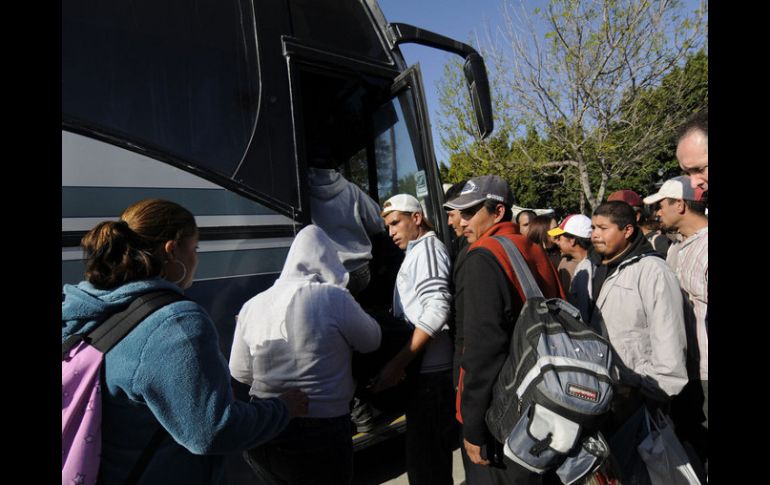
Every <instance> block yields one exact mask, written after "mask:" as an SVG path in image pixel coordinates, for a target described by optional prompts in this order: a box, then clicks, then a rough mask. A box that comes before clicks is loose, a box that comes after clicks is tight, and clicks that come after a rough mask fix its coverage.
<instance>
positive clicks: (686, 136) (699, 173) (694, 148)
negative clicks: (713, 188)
mask: <svg viewBox="0 0 770 485" xmlns="http://www.w3.org/2000/svg"><path fill="white" fill-rule="evenodd" d="M708 130H709V129H708V112H702V113H697V114H696V115H695V116H693V117H692V118H690V120H688V122H687V123H685V125H684V126H683V127H682V130H681V131H680V135H679V143H678V144H677V147H676V159H677V160H678V161H679V166H680V167H681V169H682V170H683V171H684V173H686V174H687V175H689V176H690V185H691V186H692V188H696V187H700V188H701V189H703V190H704V191H706V190H708V189H709V171H708V168H709V131H708Z"/></svg>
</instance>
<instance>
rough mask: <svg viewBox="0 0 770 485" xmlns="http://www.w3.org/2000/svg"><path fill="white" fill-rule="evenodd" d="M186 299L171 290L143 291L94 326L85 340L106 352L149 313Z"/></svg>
mask: <svg viewBox="0 0 770 485" xmlns="http://www.w3.org/2000/svg"><path fill="white" fill-rule="evenodd" d="M186 299H187V298H186V297H185V296H184V295H181V294H179V293H177V292H174V291H171V290H161V291H153V292H150V293H145V294H144V295H142V296H139V297H137V298H136V299H134V301H132V302H131V304H130V305H129V306H128V308H126V309H125V310H123V311H122V312H118V313H116V314H114V315H113V316H111V317H110V318H108V319H107V320H106V321H105V322H104V323H102V324H101V325H99V326H98V327H96V328H95V329H94V330H93V331H92V332H91V333H89V334H88V335H87V336H86V337H85V340H86V341H87V342H89V343H90V344H91V345H92V346H93V347H94V348H96V349H98V350H99V351H101V352H102V353H107V352H108V351H109V350H110V349H111V348H112V347H114V346H115V344H117V343H118V342H120V341H121V340H122V339H123V337H125V336H126V335H128V334H129V332H131V330H133V329H134V327H136V326H137V325H138V324H139V322H141V321H142V320H144V319H145V318H147V317H148V316H149V315H150V314H151V313H153V312H155V311H156V310H158V309H160V308H162V307H164V306H166V305H168V304H170V303H173V302H175V301H180V300H186Z"/></svg>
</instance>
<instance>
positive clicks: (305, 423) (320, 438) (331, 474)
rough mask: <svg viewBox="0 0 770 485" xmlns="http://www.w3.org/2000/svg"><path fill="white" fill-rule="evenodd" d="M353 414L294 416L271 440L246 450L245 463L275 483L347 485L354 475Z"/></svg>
mask: <svg viewBox="0 0 770 485" xmlns="http://www.w3.org/2000/svg"><path fill="white" fill-rule="evenodd" d="M351 437H352V429H351V423H350V414H345V415H344V416H338V417H335V418H294V419H292V420H291V421H290V422H289V425H288V426H287V427H286V429H285V430H283V431H282V432H281V433H280V434H279V435H278V436H276V437H275V438H274V439H272V440H271V441H269V442H267V443H265V444H263V445H261V446H258V447H256V448H252V449H251V450H248V451H246V452H245V453H244V458H245V460H246V463H248V464H249V466H250V467H251V468H252V470H254V472H255V473H256V474H257V475H258V476H259V477H260V478H261V479H262V480H263V481H264V482H265V483H269V484H272V485H284V484H285V485H289V484H291V485H327V484H328V485H337V484H339V485H347V484H349V483H350V481H351V479H352V478H353V441H352V438H351Z"/></svg>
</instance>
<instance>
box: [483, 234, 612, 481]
mask: <svg viewBox="0 0 770 485" xmlns="http://www.w3.org/2000/svg"><path fill="white" fill-rule="evenodd" d="M495 239H497V240H498V241H499V242H500V243H501V244H502V246H503V248H504V249H505V252H506V254H507V255H508V258H509V259H510V262H511V265H512V266H513V269H514V271H515V273H516V276H517V278H518V279H519V283H521V287H522V289H523V291H524V294H525V295H526V301H525V302H524V307H523V308H522V310H521V313H520V314H519V317H518V320H517V321H516V326H515V327H514V330H513V336H512V338H511V345H510V351H509V355H508V358H507V359H506V362H505V364H504V365H503V368H502V369H501V371H500V373H499V374H498V377H497V381H496V382H495V385H494V388H493V395H492V403H491V405H490V408H489V409H488V410H487V414H486V423H487V427H488V428H489V430H490V431H491V432H492V435H493V436H494V437H495V438H496V439H497V440H498V441H500V442H501V443H503V445H504V446H503V450H504V453H505V455H506V456H507V457H508V458H510V459H511V460H513V461H515V462H516V463H518V464H520V465H521V466H523V467H525V468H527V469H529V470H531V471H533V472H536V473H544V472H545V471H547V470H551V469H556V472H557V474H558V475H559V477H560V478H561V480H562V481H563V482H564V483H574V482H575V481H577V480H579V479H581V478H584V477H585V476H587V475H588V474H589V473H591V472H593V471H594V470H596V469H597V468H598V467H599V466H600V465H601V464H602V462H603V461H604V459H606V457H607V456H608V455H609V449H608V446H607V443H606V441H605V440H604V438H603V437H602V435H601V434H600V433H599V432H598V430H597V428H598V424H599V421H600V420H601V419H602V418H603V417H604V416H605V415H606V413H607V411H609V408H610V402H611V401H612V396H613V389H612V384H613V380H612V378H611V377H610V367H611V365H612V355H611V354H612V352H611V349H610V344H609V342H608V341H607V340H605V339H604V338H602V336H600V335H599V334H597V333H596V332H594V331H593V330H591V329H590V328H589V327H588V326H587V325H586V324H585V323H583V322H582V321H581V319H580V312H579V311H578V310H577V309H576V308H575V307H574V306H572V305H570V304H569V303H567V302H566V301H564V300H561V299H558V298H551V299H546V298H544V297H543V294H542V292H541V291H540V288H538V286H537V283H536V282H535V280H534V277H533V276H532V273H531V271H530V270H529V267H528V266H527V264H526V262H525V260H524V258H523V256H522V255H521V253H520V252H519V250H518V248H517V247H516V245H515V244H513V243H512V242H511V241H510V240H509V239H507V238H504V237H495Z"/></svg>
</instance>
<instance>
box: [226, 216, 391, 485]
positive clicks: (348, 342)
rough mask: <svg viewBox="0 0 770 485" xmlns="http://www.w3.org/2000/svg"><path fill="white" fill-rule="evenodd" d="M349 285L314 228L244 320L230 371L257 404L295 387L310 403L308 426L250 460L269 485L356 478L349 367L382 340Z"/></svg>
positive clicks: (298, 423)
mask: <svg viewBox="0 0 770 485" xmlns="http://www.w3.org/2000/svg"><path fill="white" fill-rule="evenodd" d="M347 282H348V273H347V272H346V271H345V268H344V267H343V265H342V263H341V262H340V260H339V258H338V257H337V250H336V248H335V246H334V244H333V242H332V241H331V239H330V238H329V237H328V236H327V235H326V233H325V232H324V231H323V230H322V229H321V228H319V227H318V226H315V225H310V226H307V227H305V228H304V229H302V230H301V231H300V232H299V233H298V234H297V236H296V238H295V239H294V242H293V243H292V246H291V248H290V249H289V254H288V256H287V257H286V263H285V264H284V267H283V271H282V272H281V275H280V277H279V278H278V279H277V280H276V282H275V283H274V284H273V286H272V287H270V288H269V289H267V290H266V291H264V292H262V293H260V294H258V295H256V296H255V297H253V298H252V299H250V300H249V301H247V302H246V303H245V304H244V305H243V308H242V309H241V311H240V313H239V314H238V322H237V325H236V328H235V335H234V338H233V346H232V351H231V354H230V372H231V374H232V376H233V377H234V378H235V379H236V380H237V381H239V382H241V383H243V384H246V385H248V386H250V390H249V394H250V396H251V399H252V400H254V399H265V398H270V397H273V396H279V395H281V394H282V393H283V392H284V391H285V390H286V389H293V388H298V389H302V390H303V391H304V392H306V393H307V395H308V397H309V399H310V403H309V408H308V414H307V417H305V418H303V419H302V420H297V419H295V420H294V421H293V422H292V423H291V425H290V426H288V427H287V428H286V429H285V430H284V431H283V432H282V433H281V434H279V435H278V436H277V437H276V438H275V439H273V440H272V441H270V442H268V443H266V444H264V445H261V446H259V447H257V448H253V449H251V450H249V451H247V452H246V453H245V458H246V461H247V462H248V463H249V465H250V466H251V467H252V469H254V471H255V472H256V473H257V474H258V475H260V477H261V478H262V479H263V480H265V481H267V482H268V483H307V480H308V479H309V478H313V479H314V480H316V481H315V482H313V483H340V484H346V483H350V480H351V479H352V474H353V444H352V438H351V437H352V433H351V431H352V430H351V422H350V408H349V403H350V400H351V399H352V397H353V390H354V381H353V376H352V372H351V359H352V354H353V351H354V350H356V351H358V352H363V353H366V352H372V351H374V350H376V349H377V348H378V346H379V345H380V338H381V332H380V327H379V325H378V324H377V322H376V321H375V320H374V319H373V318H371V317H370V316H369V315H368V314H366V312H364V311H363V309H362V308H361V307H360V306H359V305H358V303H357V302H356V301H355V299H354V298H353V296H352V295H351V294H350V292H349V291H348V290H347V289H346V288H345V285H346V284H347Z"/></svg>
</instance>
